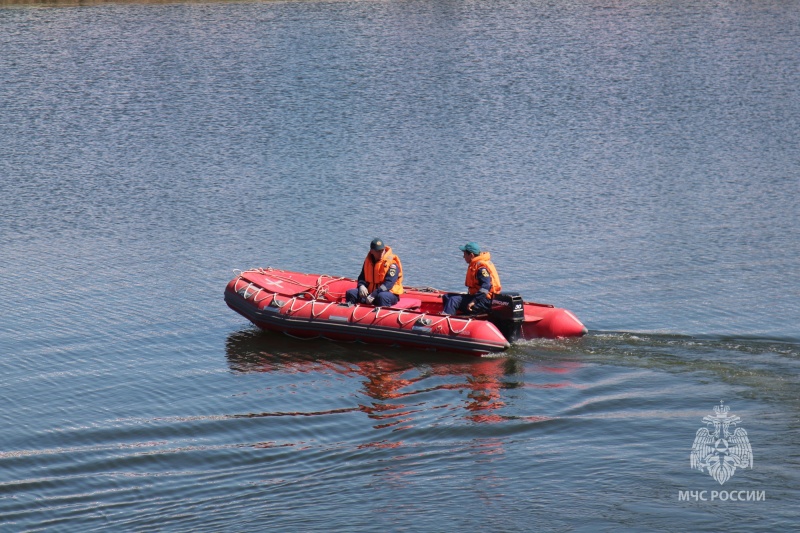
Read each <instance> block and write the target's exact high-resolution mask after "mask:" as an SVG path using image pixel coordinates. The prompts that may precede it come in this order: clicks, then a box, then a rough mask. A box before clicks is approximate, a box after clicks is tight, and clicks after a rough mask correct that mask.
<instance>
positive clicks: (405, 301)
mask: <svg viewBox="0 0 800 533" xmlns="http://www.w3.org/2000/svg"><path fill="white" fill-rule="evenodd" d="M421 305H422V300H420V299H419V298H403V297H402V296H401V297H400V300H399V301H398V302H397V303H396V304H394V305H393V306H392V307H390V309H419V306H421Z"/></svg>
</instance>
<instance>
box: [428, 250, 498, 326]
mask: <svg viewBox="0 0 800 533" xmlns="http://www.w3.org/2000/svg"><path fill="white" fill-rule="evenodd" d="M458 249H459V250H461V251H462V252H464V261H466V262H467V264H468V265H469V266H468V267H467V277H466V279H465V280H464V285H466V286H467V289H468V290H469V294H445V295H444V310H443V311H442V312H443V313H444V314H445V315H454V314H456V311H460V312H461V313H463V314H481V313H488V312H489V310H490V309H491V308H492V297H494V295H495V294H497V293H499V292H500V291H501V290H502V287H501V286H500V276H499V275H498V274H497V269H496V268H495V267H494V264H493V263H492V261H491V255H490V254H489V252H481V248H480V246H478V244H477V243H474V242H468V243H467V244H465V245H464V246H459V247H458Z"/></svg>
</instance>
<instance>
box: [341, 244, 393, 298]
mask: <svg viewBox="0 0 800 533" xmlns="http://www.w3.org/2000/svg"><path fill="white" fill-rule="evenodd" d="M401 294H403V265H402V263H400V258H399V257H397V256H396V255H394V253H393V252H392V249H391V248H390V247H389V246H386V245H385V244H384V242H383V239H380V238H377V237H376V238H375V239H372V242H371V243H369V253H368V254H367V257H366V258H365V259H364V266H362V267H361V273H360V274H359V275H358V285H357V286H356V288H355V289H350V290H348V291H347V292H346V293H345V301H346V302H347V303H348V304H354V303H356V302H360V303H365V304H369V305H376V306H378V307H391V306H393V305H394V304H396V303H397V302H398V301H399V300H400V295H401Z"/></svg>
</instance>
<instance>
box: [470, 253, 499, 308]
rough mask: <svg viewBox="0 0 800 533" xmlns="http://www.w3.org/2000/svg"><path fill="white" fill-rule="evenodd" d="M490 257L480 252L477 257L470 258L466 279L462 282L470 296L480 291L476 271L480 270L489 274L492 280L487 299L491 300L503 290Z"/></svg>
mask: <svg viewBox="0 0 800 533" xmlns="http://www.w3.org/2000/svg"><path fill="white" fill-rule="evenodd" d="M491 257H492V256H491V255H490V254H489V252H482V253H480V254H478V255H477V256H475V257H473V258H472V261H470V262H469V267H468V268H467V279H466V280H464V285H466V286H467V288H468V289H469V293H470V294H476V293H477V292H478V291H479V290H481V284H480V283H479V282H478V270H480V269H481V268H485V269H486V270H487V271H488V272H489V276H490V277H491V278H492V288H491V289H489V294H488V296H489V298H492V297H493V296H494V295H495V294H497V293H499V292H500V291H501V290H503V288H502V287H501V286H500V276H499V275H498V274H497V269H496V268H494V264H493V263H492V262H491V260H490V259H491Z"/></svg>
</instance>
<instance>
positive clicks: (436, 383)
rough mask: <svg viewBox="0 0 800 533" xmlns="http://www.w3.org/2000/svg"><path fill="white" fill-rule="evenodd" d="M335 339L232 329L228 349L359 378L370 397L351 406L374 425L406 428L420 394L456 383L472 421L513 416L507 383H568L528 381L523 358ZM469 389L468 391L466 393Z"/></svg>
mask: <svg viewBox="0 0 800 533" xmlns="http://www.w3.org/2000/svg"><path fill="white" fill-rule="evenodd" d="M332 346H333V347H335V350H326V352H325V353H324V354H321V353H320V352H319V351H318V350H314V349H313V347H312V346H311V345H308V344H303V343H300V342H299V341H297V340H292V339H288V338H283V337H279V336H275V335H274V334H272V333H268V332H259V331H255V330H250V331H241V332H237V333H234V334H232V335H230V336H229V337H228V339H227V342H226V355H227V358H228V365H229V366H230V368H231V370H233V371H234V372H239V373H253V372H264V373H280V374H315V373H318V374H327V375H331V374H339V375H343V376H347V377H352V378H358V379H361V383H362V386H361V392H363V394H364V395H365V396H366V397H368V398H370V400H371V401H370V402H369V404H368V405H359V406H358V407H357V408H350V409H348V410H354V411H355V410H358V411H362V412H363V413H365V414H366V415H367V416H369V418H371V419H373V420H374V421H375V424H376V425H375V426H374V427H375V429H380V428H387V427H393V428H394V429H401V428H402V427H403V426H402V425H403V424H405V423H407V422H409V420H410V417H412V416H413V414H414V413H415V412H416V411H417V410H419V409H420V407H419V404H418V403H416V402H415V401H414V397H415V396H418V395H425V394H427V393H431V392H435V391H458V393H459V396H458V398H459V403H460V404H461V405H460V407H459V408H463V409H465V410H466V411H467V412H468V415H467V416H466V418H467V419H469V420H471V421H473V422H499V421H503V420H507V419H509V418H510V417H509V416H507V415H500V414H496V413H495V411H496V410H497V409H500V408H502V407H504V406H505V401H504V400H503V391H504V390H510V389H517V388H520V387H528V386H534V387H536V388H544V389H550V388H561V387H565V386H570V384H569V383H567V382H565V381H563V380H561V381H557V382H553V383H543V384H536V385H525V384H524V383H522V382H520V381H519V378H518V376H520V375H522V374H523V373H524V368H523V367H524V366H525V363H524V362H522V361H520V360H517V359H514V358H507V357H502V358H481V359H470V360H466V359H464V358H463V357H458V356H456V355H450V354H430V353H428V354H420V353H419V352H415V351H407V352H400V353H398V352H396V351H393V352H392V355H391V357H388V356H386V355H385V354H382V353H380V352H378V353H376V352H375V351H374V350H371V349H368V348H366V347H361V348H359V347H358V346H354V345H332ZM572 370H574V367H572V366H566V367H561V366H547V367H545V366H540V365H536V367H535V371H536V373H546V374H555V375H559V376H561V375H563V374H565V373H568V372H570V371H572ZM463 393H466V394H464V395H463V396H462V394H463ZM282 414H284V415H285V414H287V413H282ZM297 414H303V415H306V414H307V413H297ZM252 416H259V415H252ZM263 416H267V415H266V414H264V415H263ZM512 418H525V419H529V420H531V421H536V422H539V421H542V420H545V419H546V417H538V416H528V417H512Z"/></svg>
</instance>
